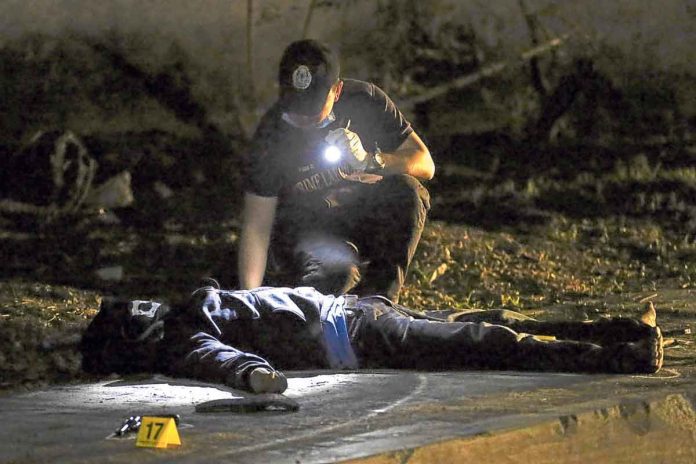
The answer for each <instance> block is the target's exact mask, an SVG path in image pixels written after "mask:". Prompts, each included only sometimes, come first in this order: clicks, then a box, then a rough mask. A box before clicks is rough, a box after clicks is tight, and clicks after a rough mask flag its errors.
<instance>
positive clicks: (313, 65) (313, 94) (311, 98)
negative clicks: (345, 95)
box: [278, 39, 340, 115]
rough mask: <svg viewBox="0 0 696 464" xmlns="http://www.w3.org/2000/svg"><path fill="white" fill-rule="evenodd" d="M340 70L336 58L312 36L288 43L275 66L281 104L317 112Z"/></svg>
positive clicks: (289, 108)
mask: <svg viewBox="0 0 696 464" xmlns="http://www.w3.org/2000/svg"><path fill="white" fill-rule="evenodd" d="M339 73H340V65H339V63H338V58H337V57H336V55H335V54H334V53H333V51H332V50H331V49H330V48H329V47H328V46H326V45H325V44H323V43H321V42H318V41H316V40H312V39H306V40H298V41H297V42H293V43H291V44H290V45H288V47H287V48H286V49H285V51H284V52H283V57H282V58H281V59H280V66H279V68H278V84H279V85H280V106H281V108H282V109H283V110H284V111H286V112H289V113H297V114H302V115H314V114H317V113H319V112H320V111H321V109H322V108H323V107H324V103H325V102H326V96H327V95H328V94H329V90H331V86H333V85H334V84H335V83H336V82H337V81H338V76H339Z"/></svg>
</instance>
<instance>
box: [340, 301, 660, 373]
mask: <svg viewBox="0 0 696 464" xmlns="http://www.w3.org/2000/svg"><path fill="white" fill-rule="evenodd" d="M404 310H405V308H403V307H401V306H399V305H397V304H392V303H390V302H389V301H386V300H384V299H381V298H371V297H368V298H362V299H360V301H359V303H358V308H357V309H356V310H355V311H354V312H353V315H352V317H349V333H350V336H351V341H352V344H353V347H354V349H355V352H356V355H357V357H358V361H359V363H360V365H361V367H367V368H394V369H404V368H405V369H427V370H446V369H462V368H466V369H471V368H474V369H514V370H536V371H568V372H604V371H612V362H613V361H614V359H613V358H615V357H616V355H617V348H616V347H618V346H619V343H620V342H621V343H622V344H621V346H624V345H625V344H626V342H633V341H639V340H641V339H644V338H645V337H648V336H649V335H650V330H651V329H650V328H649V327H647V326H646V325H644V324H641V323H639V322H638V321H636V320H631V319H608V320H605V321H603V320H600V321H598V322H592V323H588V322H580V321H574V322H544V321H537V320H534V319H531V318H528V317H526V316H523V315H522V314H519V313H515V312H513V311H506V310H491V311H478V312H476V313H472V314H470V315H469V316H468V317H467V316H464V317H461V318H460V319H459V320H458V321H454V322H438V321H432V320H426V319H414V318H413V317H410V316H409V315H408V314H407V311H408V310H406V311H404Z"/></svg>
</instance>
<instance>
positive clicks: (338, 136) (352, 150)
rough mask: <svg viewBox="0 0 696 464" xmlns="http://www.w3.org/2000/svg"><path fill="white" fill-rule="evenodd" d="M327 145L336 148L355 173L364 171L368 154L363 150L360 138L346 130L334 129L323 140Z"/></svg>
mask: <svg viewBox="0 0 696 464" xmlns="http://www.w3.org/2000/svg"><path fill="white" fill-rule="evenodd" d="M324 140H326V142H327V143H330V144H331V145H334V146H336V148H338V149H339V150H341V153H342V154H343V156H344V157H345V159H346V161H347V162H348V164H349V165H350V167H352V168H353V169H354V170H356V171H364V170H365V167H366V166H367V160H368V154H367V151H365V149H364V148H363V145H362V141H360V137H359V136H358V134H356V133H355V132H353V131H351V130H349V129H347V128H345V129H344V128H342V127H341V128H338V129H334V130H332V131H331V132H329V134H328V135H327V136H326V138H325V139H324Z"/></svg>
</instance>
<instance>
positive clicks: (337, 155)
mask: <svg viewBox="0 0 696 464" xmlns="http://www.w3.org/2000/svg"><path fill="white" fill-rule="evenodd" d="M324 159H325V160H326V161H328V162H329V163H337V162H338V160H340V159H341V150H339V149H338V147H337V146H336V145H329V146H328V147H326V150H324Z"/></svg>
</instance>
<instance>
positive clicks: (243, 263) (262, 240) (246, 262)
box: [237, 192, 278, 289]
mask: <svg viewBox="0 0 696 464" xmlns="http://www.w3.org/2000/svg"><path fill="white" fill-rule="evenodd" d="M277 205H278V198H276V197H262V196H258V195H254V194H253V193H248V192H247V193H245V194H244V208H243V211H242V231H241V236H240V238H239V256H238V258H237V269H238V272H239V286H240V288H242V289H249V288H256V287H260V286H261V284H262V283H263V276H264V273H265V272H266V260H267V258H268V245H269V243H270V239H271V230H272V229H273V220H274V219H275V212H276V206H277Z"/></svg>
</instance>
